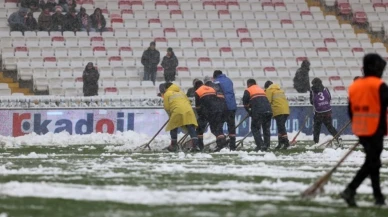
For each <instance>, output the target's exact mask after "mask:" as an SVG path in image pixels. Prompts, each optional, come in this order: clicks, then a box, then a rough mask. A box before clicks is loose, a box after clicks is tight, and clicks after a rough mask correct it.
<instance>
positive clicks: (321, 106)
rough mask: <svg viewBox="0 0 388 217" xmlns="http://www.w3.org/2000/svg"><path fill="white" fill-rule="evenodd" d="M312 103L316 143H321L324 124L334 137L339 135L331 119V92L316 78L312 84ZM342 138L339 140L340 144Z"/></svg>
mask: <svg viewBox="0 0 388 217" xmlns="http://www.w3.org/2000/svg"><path fill="white" fill-rule="evenodd" d="M311 84H312V87H311V91H310V103H311V104H312V105H313V107H314V126H313V131H314V132H313V134H314V142H315V143H319V134H320V133H321V126H322V124H324V125H325V126H326V128H327V130H328V131H329V133H330V134H331V135H332V136H335V135H336V134H337V130H336V129H335V128H334V127H333V123H332V122H333V118H332V117H331V94H330V91H329V90H328V89H327V88H325V87H324V86H323V84H322V80H321V79H319V78H314V79H313V80H312V82H311ZM340 141H341V138H340V137H339V138H337V142H338V144H340Z"/></svg>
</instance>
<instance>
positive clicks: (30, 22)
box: [26, 12, 38, 31]
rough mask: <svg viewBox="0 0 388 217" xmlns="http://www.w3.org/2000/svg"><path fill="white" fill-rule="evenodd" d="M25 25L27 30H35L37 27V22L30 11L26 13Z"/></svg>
mask: <svg viewBox="0 0 388 217" xmlns="http://www.w3.org/2000/svg"><path fill="white" fill-rule="evenodd" d="M26 27H27V30H28V31H36V30H37V29H38V22H36V19H35V18H34V17H33V15H32V12H29V13H28V14H27V18H26Z"/></svg>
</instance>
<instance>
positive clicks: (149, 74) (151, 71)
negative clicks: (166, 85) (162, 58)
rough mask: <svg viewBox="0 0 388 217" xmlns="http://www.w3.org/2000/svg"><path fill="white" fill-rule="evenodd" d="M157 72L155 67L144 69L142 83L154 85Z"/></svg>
mask: <svg viewBox="0 0 388 217" xmlns="http://www.w3.org/2000/svg"><path fill="white" fill-rule="evenodd" d="M157 70H158V68H157V66H155V67H153V66H152V67H144V77H143V80H144V81H150V80H151V81H152V82H153V83H154V84H155V80H156V71H157Z"/></svg>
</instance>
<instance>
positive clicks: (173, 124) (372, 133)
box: [160, 54, 388, 206]
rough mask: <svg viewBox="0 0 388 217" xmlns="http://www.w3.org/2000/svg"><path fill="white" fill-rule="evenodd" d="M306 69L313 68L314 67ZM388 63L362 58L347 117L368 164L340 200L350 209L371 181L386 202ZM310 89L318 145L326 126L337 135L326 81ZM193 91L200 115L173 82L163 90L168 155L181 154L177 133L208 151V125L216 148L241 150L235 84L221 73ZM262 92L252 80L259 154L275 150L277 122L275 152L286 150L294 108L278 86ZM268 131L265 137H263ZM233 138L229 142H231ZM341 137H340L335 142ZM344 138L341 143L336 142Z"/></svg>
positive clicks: (249, 97)
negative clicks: (273, 138)
mask: <svg viewBox="0 0 388 217" xmlns="http://www.w3.org/2000/svg"><path fill="white" fill-rule="evenodd" d="M306 65H307V64H306V63H305V64H304V67H309V64H308V65H307V66H306ZM385 66H386V61H385V60H384V59H383V58H381V56H379V55H378V54H367V55H366V56H365V57H364V59H363V73H364V76H363V77H357V78H355V79H354V82H353V83H352V84H351V85H350V87H349V105H348V112H349V116H350V119H351V123H352V131H353V133H354V134H355V135H356V136H358V137H359V143H360V144H362V146H363V147H364V151H365V154H366V158H365V162H364V164H363V165H362V167H361V169H360V170H359V171H358V172H357V174H356V176H355V177H354V179H353V181H352V182H351V183H350V184H349V185H348V186H347V188H346V189H345V190H344V191H343V192H342V193H341V197H342V198H343V199H344V200H345V201H346V202H347V204H348V205H349V206H357V205H356V201H355V195H356V190H357V188H358V187H359V186H360V185H361V183H362V182H363V181H364V179H365V178H367V177H368V176H369V177H370V179H371V182H372V189H373V195H374V198H375V203H376V205H384V204H385V198H384V196H383V195H382V193H381V188H380V167H381V159H380V155H381V152H382V150H383V138H384V136H385V135H387V114H386V112H387V106H388V86H387V85H386V84H385V83H384V81H383V80H382V79H381V77H382V74H383V71H384V69H385ZM311 83H312V87H311V89H310V102H311V104H312V105H313V108H314V126H313V129H314V133H313V134H314V136H313V137H314V142H315V143H318V142H319V134H320V131H321V125H322V123H323V124H324V125H325V126H326V128H327V129H328V131H329V132H330V134H331V135H333V136H335V135H336V134H337V131H336V129H335V128H334V127H333V125H332V115H331V105H330V101H331V95H330V92H329V90H328V89H327V88H325V87H324V86H323V84H322V80H321V79H319V78H314V79H313V80H312V82H311ZM193 85H194V87H193V89H192V90H189V92H192V93H193V94H194V97H195V110H196V112H197V116H198V117H197V116H196V115H195V113H194V110H193V109H192V107H191V103H190V100H189V98H188V97H187V96H186V94H185V93H183V92H182V90H181V89H180V88H179V87H178V86H177V85H175V84H173V83H164V84H162V85H160V92H161V95H162V97H163V99H164V108H165V110H166V112H167V113H168V115H169V117H170V119H169V122H168V125H167V129H166V130H167V131H170V134H171V145H170V146H169V147H168V150H169V151H177V150H178V144H177V133H178V128H180V127H181V128H186V130H187V131H188V133H189V134H190V137H191V140H192V146H191V149H190V151H194V152H195V151H201V150H203V148H204V143H203V133H204V130H205V128H206V127H207V125H209V126H210V130H211V132H212V133H213V134H214V135H215V136H216V138H217V140H216V149H215V151H220V150H221V149H223V148H225V147H228V146H229V148H230V150H236V124H235V113H236V109H237V105H236V99H235V95H234V91H233V82H232V81H231V80H230V79H229V78H227V77H226V76H225V75H224V74H223V73H222V72H221V71H220V70H216V71H214V74H213V80H212V79H210V78H206V79H205V81H204V82H203V81H201V80H198V79H196V80H194V83H193ZM264 88H265V89H262V88H261V87H260V86H259V85H258V84H257V83H256V81H255V80H254V79H248V80H247V89H246V90H245V91H244V96H243V104H244V107H245V109H246V111H247V112H248V114H249V116H250V117H251V118H252V121H251V130H252V134H253V137H254V141H255V143H256V148H255V151H259V150H260V151H267V150H268V149H269V146H270V125H271V119H272V118H274V119H275V120H276V123H277V129H278V139H279V140H278V145H277V146H276V149H280V148H283V149H287V148H288V147H289V146H290V144H289V140H288V137H287V132H286V126H285V123H286V120H287V118H288V116H289V114H290V108H289V105H288V101H287V98H286V96H285V94H284V91H283V90H282V89H281V88H280V86H279V85H278V84H274V83H272V82H271V81H267V82H266V83H265V85H264ZM225 122H227V125H228V131H229V132H228V133H229V134H228V136H226V135H224V133H223V129H222V126H223V124H224V123H225ZM261 130H263V134H264V135H263V138H262V135H261ZM227 137H229V141H228V140H227ZM335 138H336V137H335ZM338 140H340V138H339V137H338V138H337V141H338Z"/></svg>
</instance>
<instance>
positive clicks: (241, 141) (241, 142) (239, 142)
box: [236, 131, 252, 150]
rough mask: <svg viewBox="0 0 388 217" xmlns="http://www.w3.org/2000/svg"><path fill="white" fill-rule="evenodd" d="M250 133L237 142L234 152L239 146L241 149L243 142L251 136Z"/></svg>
mask: <svg viewBox="0 0 388 217" xmlns="http://www.w3.org/2000/svg"><path fill="white" fill-rule="evenodd" d="M251 132H252V131H250V132H249V133H247V135H245V136H244V138H242V139H240V140H238V141H237V144H236V150H237V148H238V147H239V146H240V145H241V147H243V146H244V144H243V142H244V140H245V139H246V138H247V137H248V136H249V135H250V134H251Z"/></svg>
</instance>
